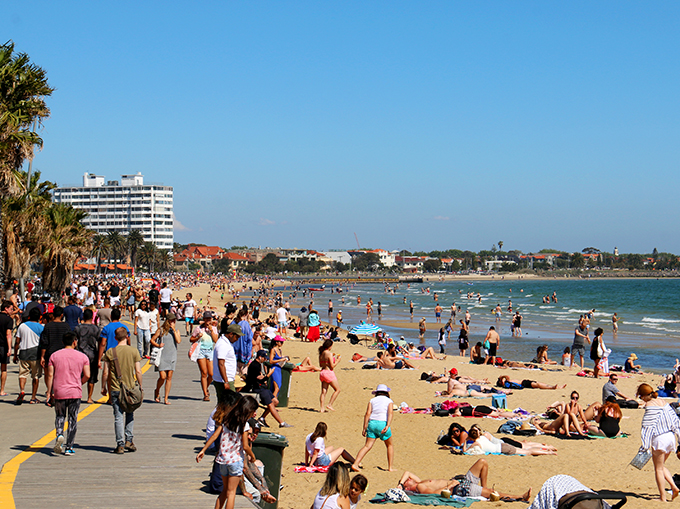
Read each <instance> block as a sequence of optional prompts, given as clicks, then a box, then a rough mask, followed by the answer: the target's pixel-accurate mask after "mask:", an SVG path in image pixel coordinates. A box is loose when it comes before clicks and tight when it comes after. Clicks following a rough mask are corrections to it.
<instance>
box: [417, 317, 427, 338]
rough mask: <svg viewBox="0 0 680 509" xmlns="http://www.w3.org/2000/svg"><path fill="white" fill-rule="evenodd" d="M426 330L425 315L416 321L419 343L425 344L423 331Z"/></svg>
mask: <svg viewBox="0 0 680 509" xmlns="http://www.w3.org/2000/svg"><path fill="white" fill-rule="evenodd" d="M426 331H427V326H426V325H425V317H423V318H421V319H420V322H418V339H420V343H421V344H425V332H426Z"/></svg>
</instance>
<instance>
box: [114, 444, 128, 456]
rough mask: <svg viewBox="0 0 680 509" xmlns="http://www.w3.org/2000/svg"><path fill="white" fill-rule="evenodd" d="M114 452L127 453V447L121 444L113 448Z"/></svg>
mask: <svg viewBox="0 0 680 509" xmlns="http://www.w3.org/2000/svg"><path fill="white" fill-rule="evenodd" d="M113 454H125V447H123V446H122V445H119V446H118V447H116V448H115V449H114V450H113Z"/></svg>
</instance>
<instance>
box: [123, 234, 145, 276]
mask: <svg viewBox="0 0 680 509" xmlns="http://www.w3.org/2000/svg"><path fill="white" fill-rule="evenodd" d="M125 240H126V242H127V248H128V252H129V253H130V264H131V265H132V266H133V267H136V266H137V251H139V248H140V247H142V246H143V245H144V235H142V232H140V231H139V230H130V233H128V234H127V238H126V239H125Z"/></svg>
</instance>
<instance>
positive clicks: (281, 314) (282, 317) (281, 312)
mask: <svg viewBox="0 0 680 509" xmlns="http://www.w3.org/2000/svg"><path fill="white" fill-rule="evenodd" d="M287 315H288V312H287V311H286V308H284V307H280V308H279V309H277V310H276V319H277V320H278V321H279V322H285V321H286V319H287Z"/></svg>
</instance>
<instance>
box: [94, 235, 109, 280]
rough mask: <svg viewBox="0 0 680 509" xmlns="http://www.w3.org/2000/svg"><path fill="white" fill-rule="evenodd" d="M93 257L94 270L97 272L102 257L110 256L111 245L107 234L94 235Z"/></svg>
mask: <svg viewBox="0 0 680 509" xmlns="http://www.w3.org/2000/svg"><path fill="white" fill-rule="evenodd" d="M90 256H91V257H94V259H95V269H94V272H95V274H97V273H98V272H99V268H100V266H101V263H102V258H108V256H109V245H108V243H107V239H106V236H105V235H102V234H100V233H97V234H96V235H94V236H93V237H92V252H91V253H90Z"/></svg>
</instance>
